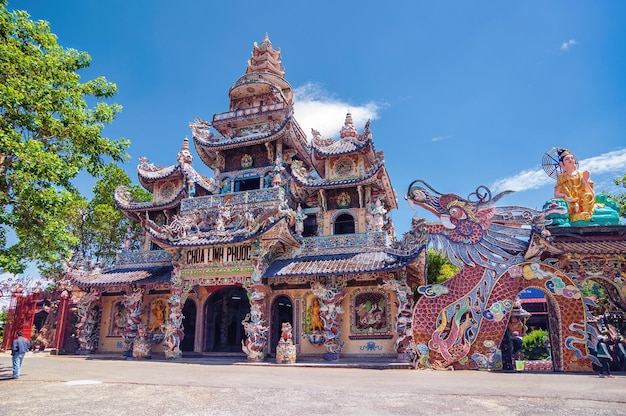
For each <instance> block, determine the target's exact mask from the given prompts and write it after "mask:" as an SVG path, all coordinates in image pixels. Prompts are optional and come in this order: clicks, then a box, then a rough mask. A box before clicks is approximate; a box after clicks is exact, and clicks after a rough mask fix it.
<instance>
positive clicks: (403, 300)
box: [380, 273, 414, 361]
mask: <svg viewBox="0 0 626 416" xmlns="http://www.w3.org/2000/svg"><path fill="white" fill-rule="evenodd" d="M380 287H381V288H383V289H387V290H390V291H392V292H393V293H394V294H395V295H396V298H397V299H398V302H397V304H396V306H397V307H398V312H397V315H396V323H395V330H396V334H397V335H398V338H397V339H396V343H395V348H396V352H397V353H398V359H400V360H403V361H409V360H411V358H412V355H413V354H414V351H411V340H412V339H413V328H412V322H411V321H412V316H413V315H412V309H413V292H412V291H411V288H410V287H409V285H408V284H407V282H406V274H404V273H403V274H402V276H400V278H399V279H396V278H395V276H394V275H393V274H390V275H389V279H387V280H385V282H384V283H383V284H382V285H380Z"/></svg>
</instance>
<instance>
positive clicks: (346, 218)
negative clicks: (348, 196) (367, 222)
mask: <svg viewBox="0 0 626 416" xmlns="http://www.w3.org/2000/svg"><path fill="white" fill-rule="evenodd" d="M355 230H356V228H355V226H354V217H353V216H352V215H350V214H341V215H339V216H338V217H337V219H335V224H334V234H335V235H339V234H354V233H355Z"/></svg>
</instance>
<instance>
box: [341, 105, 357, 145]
mask: <svg viewBox="0 0 626 416" xmlns="http://www.w3.org/2000/svg"><path fill="white" fill-rule="evenodd" d="M358 135H359V133H358V132H357V131H356V127H354V123H353V122H352V114H350V111H348V114H346V121H344V123H343V127H342V128H341V133H340V137H341V138H342V139H349V138H357V137H358Z"/></svg>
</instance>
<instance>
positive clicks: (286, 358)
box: [276, 322, 296, 364]
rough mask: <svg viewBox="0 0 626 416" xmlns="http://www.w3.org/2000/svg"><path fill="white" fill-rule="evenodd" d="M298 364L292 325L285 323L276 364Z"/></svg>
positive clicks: (282, 328)
mask: <svg viewBox="0 0 626 416" xmlns="http://www.w3.org/2000/svg"><path fill="white" fill-rule="evenodd" d="M295 362H296V346H295V345H294V343H293V333H292V328H291V324H290V323H289V322H283V324H282V327H281V334H280V339H279V340H278V345H277V346H276V363H278V364H293V363H295Z"/></svg>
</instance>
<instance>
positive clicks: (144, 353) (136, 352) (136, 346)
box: [133, 338, 152, 360]
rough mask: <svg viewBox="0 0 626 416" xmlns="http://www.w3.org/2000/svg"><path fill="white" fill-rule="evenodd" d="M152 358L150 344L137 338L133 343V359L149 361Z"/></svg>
mask: <svg viewBox="0 0 626 416" xmlns="http://www.w3.org/2000/svg"><path fill="white" fill-rule="evenodd" d="M151 358H152V342H150V341H149V340H147V339H144V338H139V339H136V340H135V342H134V343H133V359H135V360H149V359H151Z"/></svg>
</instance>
